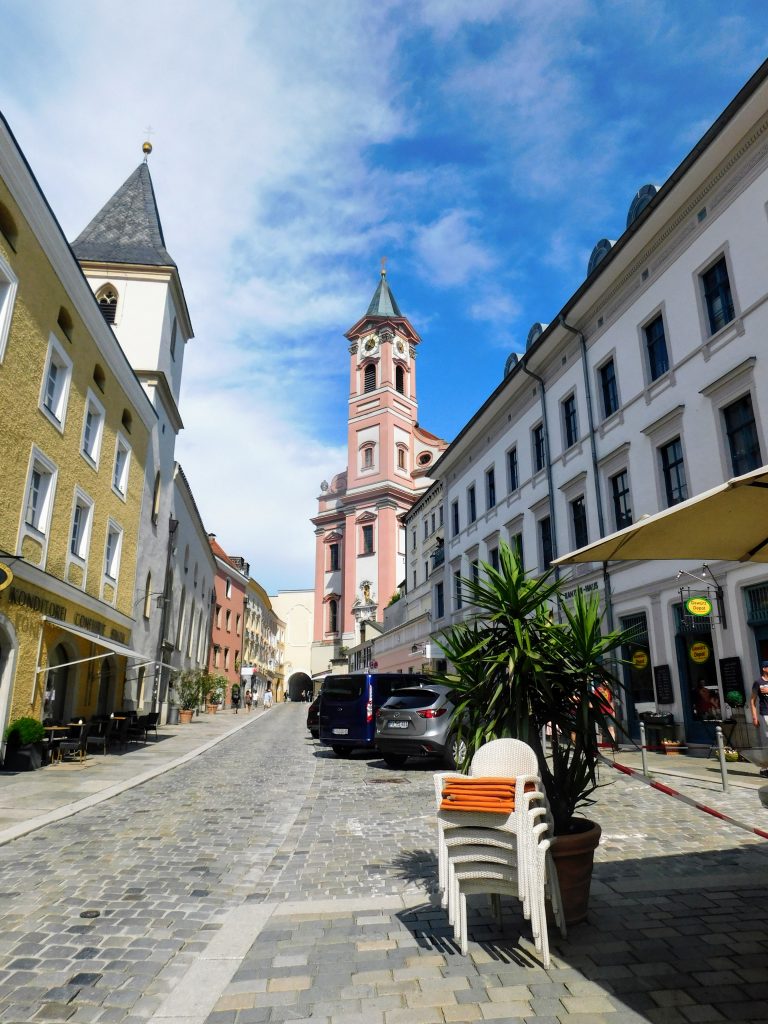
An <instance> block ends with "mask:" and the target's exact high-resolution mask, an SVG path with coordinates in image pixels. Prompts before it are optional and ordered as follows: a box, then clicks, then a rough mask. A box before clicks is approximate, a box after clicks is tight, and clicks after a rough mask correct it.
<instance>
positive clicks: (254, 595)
mask: <svg viewBox="0 0 768 1024" xmlns="http://www.w3.org/2000/svg"><path fill="white" fill-rule="evenodd" d="M284 662H285V623H284V622H283V620H282V619H280V618H279V617H278V616H277V614H276V613H275V610H274V608H273V607H272V602H271V601H270V599H269V595H268V594H267V592H266V590H265V589H264V588H263V587H262V586H261V584H260V583H257V582H256V580H254V579H249V580H248V586H247V587H246V591H245V630H244V634H243V663H242V667H241V677H242V679H243V683H244V685H245V686H246V687H250V688H251V689H252V690H253V693H254V696H257V697H261V696H262V695H263V693H264V690H265V689H267V688H269V689H271V690H272V693H273V696H274V699H275V700H282V699H283V697H284V690H285V680H284V674H285V670H284Z"/></svg>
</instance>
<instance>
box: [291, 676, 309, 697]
mask: <svg viewBox="0 0 768 1024" xmlns="http://www.w3.org/2000/svg"><path fill="white" fill-rule="evenodd" d="M305 690H309V691H310V692H311V690H312V679H311V678H310V677H309V676H308V675H307V673H306V672H294V673H293V674H292V675H291V676H290V677H289V679H288V697H289V698H290V700H292V701H294V700H303V699H304V691H305Z"/></svg>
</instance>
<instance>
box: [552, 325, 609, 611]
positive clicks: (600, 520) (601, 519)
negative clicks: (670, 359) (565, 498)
mask: <svg viewBox="0 0 768 1024" xmlns="http://www.w3.org/2000/svg"><path fill="white" fill-rule="evenodd" d="M558 323H559V324H560V326H561V327H562V328H564V329H565V330H566V331H569V332H570V333H571V334H575V335H576V337H577V338H578V339H579V345H580V347H581V366H582V369H583V371H584V390H585V392H586V396H587V420H588V422H589V445H590V448H591V451H592V477H593V479H594V481H595V499H596V501H597V526H598V529H599V530H600V536H601V537H605V535H606V532H607V531H606V529H605V516H604V515H603V497H602V492H601V488H600V473H599V472H598V466H597V445H596V443H595V416H594V411H593V408H592V388H591V387H590V383H589V370H588V369H587V342H586V339H585V338H584V335H583V334H582V333H581V331H579V330H577V328H575V327H571V325H570V324H569V323H567V322H566V319H565V317H564V316H562V315H561V316H560V317H558ZM603 592H604V594H605V614H606V618H607V619H608V629H609V630H613V628H614V626H613V597H612V594H611V577H610V574H609V572H608V563H607V562H603Z"/></svg>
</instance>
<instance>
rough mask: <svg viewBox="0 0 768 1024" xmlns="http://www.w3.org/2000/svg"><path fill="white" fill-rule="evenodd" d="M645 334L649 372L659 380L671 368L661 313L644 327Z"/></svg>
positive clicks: (652, 377)
mask: <svg viewBox="0 0 768 1024" xmlns="http://www.w3.org/2000/svg"><path fill="white" fill-rule="evenodd" d="M643 336H644V338H645V347H646V351H647V352H648V373H649V374H650V377H651V380H657V379H658V378H659V377H661V375H662V374H664V373H666V372H667V370H668V369H669V357H668V355H667V339H666V336H665V334H664V320H663V319H662V316H661V313H659V315H658V316H657V317H656V318H655V319H653V320H651V322H650V323H649V324H647V325H646V326H645V327H644V328H643Z"/></svg>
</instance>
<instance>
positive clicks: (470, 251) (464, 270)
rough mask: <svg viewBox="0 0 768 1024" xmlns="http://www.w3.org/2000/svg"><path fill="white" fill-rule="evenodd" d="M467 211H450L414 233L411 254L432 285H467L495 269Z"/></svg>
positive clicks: (492, 260)
mask: <svg viewBox="0 0 768 1024" xmlns="http://www.w3.org/2000/svg"><path fill="white" fill-rule="evenodd" d="M477 236H478V232H477V231H476V229H475V228H474V227H473V225H472V223H471V220H470V213H469V211H468V210H449V211H448V212H447V213H444V214H443V215H442V216H441V217H439V218H438V219H437V220H436V221H434V222H433V223H432V224H428V225H426V226H425V227H423V228H420V229H418V230H417V231H416V234H415V238H414V245H413V248H414V252H415V254H416V257H417V258H418V259H419V260H420V261H421V266H420V268H419V271H420V273H421V275H422V277H424V278H425V279H427V280H429V281H431V282H432V283H433V284H436V285H440V286H443V287H448V286H451V285H458V284H466V282H467V281H469V280H471V279H472V278H473V277H475V276H477V275H478V274H481V273H484V272H486V271H488V270H490V269H491V268H492V267H493V265H494V258H493V255H492V253H491V251H490V250H489V249H488V248H486V247H484V246H483V244H482V243H481V242H480V240H479V238H478V237H477Z"/></svg>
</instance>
